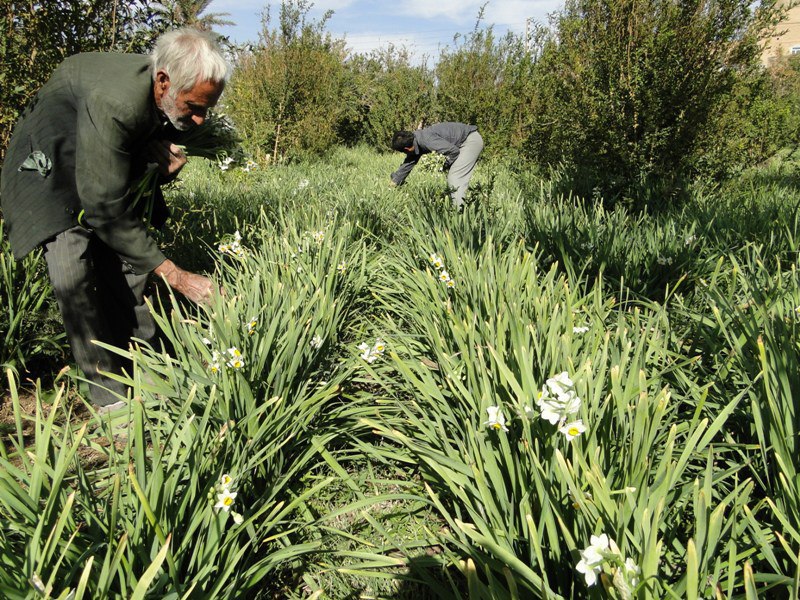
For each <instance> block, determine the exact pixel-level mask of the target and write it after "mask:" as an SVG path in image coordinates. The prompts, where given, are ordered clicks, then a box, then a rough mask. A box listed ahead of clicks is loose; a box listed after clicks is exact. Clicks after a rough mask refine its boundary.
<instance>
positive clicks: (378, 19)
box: [206, 0, 563, 57]
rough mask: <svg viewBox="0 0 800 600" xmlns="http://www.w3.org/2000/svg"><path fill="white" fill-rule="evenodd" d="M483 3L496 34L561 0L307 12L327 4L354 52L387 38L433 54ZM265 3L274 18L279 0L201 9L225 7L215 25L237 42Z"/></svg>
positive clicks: (450, 0) (362, 5) (371, 0)
mask: <svg viewBox="0 0 800 600" xmlns="http://www.w3.org/2000/svg"><path fill="white" fill-rule="evenodd" d="M483 4H486V9H485V13H484V20H483V24H484V25H489V24H494V26H495V31H496V32H498V33H500V34H502V33H505V32H506V31H508V30H511V31H514V32H516V33H520V34H522V33H524V32H525V24H526V20H527V19H529V18H530V19H533V20H534V21H536V22H538V23H546V22H547V15H548V14H549V13H551V12H553V11H555V10H558V9H560V8H561V7H562V6H563V0H489V2H488V3H487V2H486V1H485V0H388V1H387V0H316V1H315V2H314V6H313V8H312V10H311V12H310V16H311V17H312V18H314V19H318V18H319V17H320V16H321V15H322V14H323V13H324V12H325V11H326V10H329V9H330V10H333V11H334V14H333V17H331V19H330V20H329V21H328V27H327V30H328V31H329V32H330V33H331V34H333V35H334V36H336V37H344V38H345V39H346V40H347V43H348V46H349V47H350V48H351V49H352V50H353V51H355V52H368V51H369V50H371V49H374V48H378V47H383V46H386V45H387V44H390V43H393V44H395V45H396V46H406V47H407V48H409V49H410V50H411V51H413V52H414V54H415V55H416V56H417V57H420V56H422V55H428V56H432V57H436V56H438V54H439V51H438V49H439V48H440V47H442V46H447V45H451V44H452V41H453V36H454V35H455V34H457V33H461V34H464V33H468V32H469V31H471V30H472V29H473V27H474V26H475V20H476V18H477V16H478V11H479V10H480V7H481V6H482V5H483ZM268 5H269V6H271V14H272V15H273V23H274V22H276V21H277V15H278V12H279V11H280V5H281V3H280V0H277V1H276V0H272V1H270V0H213V2H211V4H210V6H209V7H208V9H207V11H206V12H207V13H223V12H227V13H230V15H229V16H228V17H227V18H228V19H229V20H231V21H234V22H235V23H236V25H235V26H230V27H220V28H219V31H220V33H223V34H225V35H228V36H230V37H231V38H232V39H233V40H234V41H236V42H240V43H241V42H248V41H256V40H257V39H258V32H259V31H260V29H261V14H262V12H263V10H264V8H265V7H266V6H268Z"/></svg>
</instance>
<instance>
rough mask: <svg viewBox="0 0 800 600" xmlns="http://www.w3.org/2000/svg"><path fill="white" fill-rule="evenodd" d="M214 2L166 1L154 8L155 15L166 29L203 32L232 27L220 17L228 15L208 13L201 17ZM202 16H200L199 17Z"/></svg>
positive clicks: (206, 0)
mask: <svg viewBox="0 0 800 600" xmlns="http://www.w3.org/2000/svg"><path fill="white" fill-rule="evenodd" d="M213 1H214V0H167V1H165V2H161V3H160V5H159V6H158V7H157V8H156V14H157V15H158V17H159V18H160V19H161V20H162V21H163V23H165V24H166V26H167V28H169V29H173V28H176V27H195V28H197V29H202V30H203V31H211V30H212V29H213V28H214V27H219V26H221V25H233V21H228V20H227V19H224V18H222V17H227V16H228V15H229V13H209V14H205V15H203V14H202V13H204V12H205V11H206V10H207V9H208V7H209V5H210V4H211V3H212V2H213ZM201 15H202V16H201Z"/></svg>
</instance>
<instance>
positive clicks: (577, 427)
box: [558, 419, 586, 441]
mask: <svg viewBox="0 0 800 600" xmlns="http://www.w3.org/2000/svg"><path fill="white" fill-rule="evenodd" d="M558 430H559V431H560V432H561V433H563V434H564V435H565V436H567V439H568V440H570V441H571V440H574V439H575V438H576V437H578V436H579V435H580V434H582V433H583V432H584V431H586V426H585V425H584V424H583V421H582V420H581V419H578V420H577V421H572V422H571V423H567V424H566V425H563V426H561V427H559V429H558Z"/></svg>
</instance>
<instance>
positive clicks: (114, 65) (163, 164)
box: [0, 29, 229, 407]
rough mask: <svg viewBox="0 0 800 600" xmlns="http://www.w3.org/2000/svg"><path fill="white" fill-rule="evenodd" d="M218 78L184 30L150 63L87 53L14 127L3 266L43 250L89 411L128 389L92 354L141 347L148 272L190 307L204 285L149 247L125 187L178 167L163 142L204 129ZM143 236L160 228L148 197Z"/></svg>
mask: <svg viewBox="0 0 800 600" xmlns="http://www.w3.org/2000/svg"><path fill="white" fill-rule="evenodd" d="M228 73H229V66H228V64H227V62H226V61H225V59H224V57H223V56H222V53H221V51H220V49H219V47H218V46H217V44H216V42H215V41H214V39H213V38H212V37H211V36H209V35H208V34H206V33H203V32H200V31H197V30H195V29H179V30H175V31H171V32H168V33H166V34H164V35H163V36H161V37H160V38H159V39H158V41H157V43H156V46H155V49H154V50H153V52H152V54H151V56H142V55H134V54H114V53H86V54H77V55H75V56H72V57H70V58H67V59H66V60H65V61H64V62H63V63H62V64H61V65H60V66H59V67H58V68H57V69H56V71H55V72H54V73H53V75H52V77H51V78H50V79H49V80H48V82H47V83H46V84H45V85H44V86H43V87H42V88H41V89H40V90H39V92H38V94H37V95H36V96H35V97H34V99H33V101H32V102H31V103H30V104H29V105H28V107H27V108H26V109H25V111H24V112H23V114H22V116H21V118H20V120H19V121H18V123H17V125H16V127H15V129H14V133H13V136H12V139H11V142H10V144H9V147H8V151H7V154H6V158H5V162H4V164H3V172H2V180H1V181H0V200H1V201H2V209H3V217H4V220H5V223H6V227H7V230H8V237H9V242H10V244H11V248H12V251H13V253H14V256H15V257H16V258H17V259H21V258H22V257H23V256H25V255H27V254H28V253H29V252H31V251H32V250H33V249H35V248H37V247H40V246H41V247H43V248H44V256H45V259H46V261H47V267H48V273H49V275H50V280H51V282H52V284H53V288H54V291H55V296H56V299H57V300H58V305H59V308H60V310H61V314H62V317H63V320H64V326H65V328H66V331H67V337H68V339H69V343H70V347H71V349H72V352H73V355H74V357H75V360H76V362H77V363H78V366H79V367H80V368H81V370H82V371H83V373H84V375H85V377H86V379H87V380H88V381H89V382H90V394H91V399H92V402H93V403H94V404H96V405H97V406H100V407H109V406H115V405H119V404H120V402H122V399H123V398H125V397H126V394H127V391H128V390H127V388H126V387H125V386H124V385H123V384H120V383H119V382H117V381H115V380H114V379H113V378H112V377H108V376H106V375H105V373H120V372H121V371H122V370H123V369H124V368H126V366H127V365H126V363H125V362H124V361H122V360H121V359H120V357H119V356H117V355H116V354H115V353H113V352H109V351H108V350H105V349H104V348H102V347H101V346H98V345H97V344H95V343H94V342H95V341H100V342H104V343H106V344H110V345H113V346H117V347H122V348H126V347H127V346H128V343H129V341H130V339H131V338H132V337H136V338H139V339H143V340H151V339H153V338H154V337H155V333H156V332H155V323H154V322H153V319H152V316H151V315H150V313H149V311H148V308H147V305H146V304H145V302H144V293H145V285H146V282H147V277H148V274H149V273H150V272H154V273H156V275H159V276H161V277H163V278H164V279H165V280H166V281H167V283H169V285H170V286H172V288H174V289H175V290H177V291H179V292H180V293H182V294H183V295H185V296H186V297H187V298H189V299H191V300H193V301H195V302H206V301H208V300H209V299H210V298H211V297H212V294H213V293H215V291H216V289H217V288H216V286H215V285H214V284H213V282H212V281H211V280H210V279H208V278H206V277H204V276H202V275H198V274H195V273H190V272H188V271H185V270H183V269H181V268H180V267H178V266H177V265H176V264H175V263H173V262H172V261H171V260H169V259H168V258H167V257H166V256H164V255H163V254H162V253H161V251H160V250H159V248H158V246H157V245H156V243H155V241H154V240H153V239H152V237H150V236H149V235H148V230H147V227H148V224H147V223H145V222H144V214H143V207H142V206H141V204H143V203H138V204H139V205H138V206H137V203H135V202H134V201H133V200H134V197H133V193H132V189H131V188H132V185H131V184H132V183H133V182H134V181H135V180H136V179H137V178H138V177H139V176H140V175H141V174H142V173H143V172H144V170H145V169H146V166H147V163H148V162H156V163H158V170H159V173H160V178H161V180H160V182H161V183H163V182H166V181H170V180H172V179H174V178H175V177H176V176H177V174H178V172H179V171H180V170H181V169H182V168H183V166H184V165H185V164H186V156H185V155H184V154H183V152H182V151H181V150H180V148H179V147H178V146H177V145H175V144H173V143H172V142H171V141H170V140H171V139H175V136H177V135H178V131H185V130H188V129H191V128H193V127H196V126H200V125H202V124H203V121H204V120H205V118H206V114H207V111H208V110H209V108H211V107H213V106H214V105H215V104H216V103H217V101H218V99H219V97H220V95H221V94H222V91H223V89H224V87H225V82H226V80H227V78H228ZM156 195H157V196H158V197H157V198H156V205H157V206H156V210H155V211H154V214H153V216H152V217H151V221H152V223H151V224H152V225H154V226H156V227H160V226H161V225H162V224H163V222H164V220H166V213H167V211H166V206H165V205H164V204H163V196H161V195H160V192H159V193H158V194H156Z"/></svg>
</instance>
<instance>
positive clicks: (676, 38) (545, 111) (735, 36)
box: [528, 0, 776, 198]
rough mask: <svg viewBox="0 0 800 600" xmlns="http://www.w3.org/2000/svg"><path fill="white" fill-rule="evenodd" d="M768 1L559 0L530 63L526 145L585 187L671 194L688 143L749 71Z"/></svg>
mask: <svg viewBox="0 0 800 600" xmlns="http://www.w3.org/2000/svg"><path fill="white" fill-rule="evenodd" d="M775 16H776V9H775V6H774V2H773V1H772V0H765V1H764V2H761V3H760V4H759V5H758V6H757V7H754V6H753V5H752V4H751V3H750V2H749V0H567V3H566V6H565V8H564V10H563V11H561V13H559V14H558V15H557V16H556V18H555V24H554V30H553V35H552V37H551V38H550V40H549V41H548V42H547V44H546V46H545V48H544V50H543V53H542V59H541V61H540V69H541V70H540V77H539V84H540V85H539V86H538V88H537V89H538V95H539V98H538V101H537V103H536V120H537V122H538V123H539V124H540V125H539V127H538V128H537V129H536V130H535V131H534V132H533V134H532V135H531V137H530V138H529V141H528V152H529V154H530V156H531V157H532V158H533V159H534V160H536V161H538V162H539V163H541V164H554V163H559V162H565V163H566V164H567V165H568V166H569V168H570V170H571V173H572V174H573V175H574V176H575V180H576V181H581V182H583V190H582V191H584V192H588V191H590V190H591V189H593V188H595V189H599V190H600V191H602V192H603V193H604V194H605V195H606V196H611V197H620V196H633V195H636V194H637V190H640V189H645V188H649V187H651V186H652V185H654V184H656V183H658V184H659V185H661V186H662V187H665V188H667V189H665V190H664V192H665V193H664V195H663V197H665V198H666V197H669V195H670V193H669V190H670V189H673V190H674V189H677V188H679V186H680V183H681V181H682V180H683V179H685V178H688V177H692V176H693V175H695V174H696V164H697V160H696V159H697V152H698V151H699V146H698V140H699V139H700V137H701V136H702V135H703V132H704V131H705V130H706V129H707V127H709V126H710V123H711V122H712V121H713V116H714V115H715V113H716V112H717V111H718V110H719V107H720V103H721V102H723V101H724V100H725V99H726V98H727V96H728V94H729V93H730V91H731V90H732V89H733V88H734V86H735V85H736V82H737V81H739V80H741V78H742V77H746V76H747V74H748V73H750V72H752V71H753V70H754V69H757V68H760V67H759V57H760V54H761V49H760V45H759V40H760V39H761V37H762V36H763V35H764V32H765V31H766V30H768V28H769V27H770V26H771V24H772V23H774V20H775Z"/></svg>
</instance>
